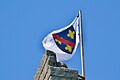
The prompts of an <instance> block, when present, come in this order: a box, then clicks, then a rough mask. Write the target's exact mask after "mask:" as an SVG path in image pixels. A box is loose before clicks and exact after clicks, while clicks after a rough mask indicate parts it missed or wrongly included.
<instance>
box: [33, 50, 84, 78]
mask: <svg viewBox="0 0 120 80" xmlns="http://www.w3.org/2000/svg"><path fill="white" fill-rule="evenodd" d="M34 80H83V79H82V77H81V76H80V75H78V71H77V70H71V69H69V68H67V65H66V64H65V63H63V62H57V60H56V55H55V53H53V52H52V51H48V50H46V51H45V53H44V55H43V57H42V60H41V62H40V65H39V67H38V69H37V71H36V74H35V76H34Z"/></svg>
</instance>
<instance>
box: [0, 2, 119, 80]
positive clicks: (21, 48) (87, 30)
mask: <svg viewBox="0 0 120 80" xmlns="http://www.w3.org/2000/svg"><path fill="white" fill-rule="evenodd" d="M80 9H81V10H82V12H83V31H84V32H83V34H84V36H83V37H84V47H85V68H86V77H87V80H120V77H119V75H120V0H92V1H90V0H87V1H86V0H0V80H33V77H34V75H35V73H36V69H37V68H38V65H39V63H40V60H41V58H42V55H43V53H44V51H45V49H44V48H43V46H42V43H41V42H42V40H43V38H44V37H45V36H46V35H47V34H49V33H50V32H51V31H53V30H56V29H60V28H62V27H64V26H67V25H68V24H70V23H71V22H72V20H73V19H74V18H75V17H76V15H77V14H78V11H79V10H80ZM79 51H80V50H79V47H78V49H77V52H76V53H75V55H74V56H73V57H72V58H71V59H70V60H69V61H66V62H65V63H66V64H67V65H68V67H69V68H71V69H76V70H78V71H79V73H81V67H80V66H81V64H80V53H79Z"/></svg>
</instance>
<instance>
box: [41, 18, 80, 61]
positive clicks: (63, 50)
mask: <svg viewBox="0 0 120 80" xmlns="http://www.w3.org/2000/svg"><path fill="white" fill-rule="evenodd" d="M42 43H43V47H44V48H45V49H46V50H50V51H53V52H54V53H55V54H56V57H57V61H58V62H59V61H65V60H68V59H70V58H71V57H72V56H73V55H74V53H75V51H76V48H77V46H78V43H79V31H78V17H76V18H75V19H74V20H73V22H72V23H71V24H69V25H68V26H66V27H64V28H62V29H59V30H55V31H53V32H51V33H49V34H48V35H47V36H46V37H45V38H44V40H43V41H42Z"/></svg>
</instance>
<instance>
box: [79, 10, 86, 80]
mask: <svg viewBox="0 0 120 80" xmlns="http://www.w3.org/2000/svg"><path fill="white" fill-rule="evenodd" d="M79 19H80V50H81V67H82V76H83V77H84V80H85V65H84V46H83V34H82V11H79Z"/></svg>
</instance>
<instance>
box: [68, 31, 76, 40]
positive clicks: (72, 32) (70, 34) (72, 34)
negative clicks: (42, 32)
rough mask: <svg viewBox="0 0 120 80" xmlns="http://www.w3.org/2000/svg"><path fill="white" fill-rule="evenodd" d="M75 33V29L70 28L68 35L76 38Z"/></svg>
mask: <svg viewBox="0 0 120 80" xmlns="http://www.w3.org/2000/svg"><path fill="white" fill-rule="evenodd" d="M74 34H75V32H74V31H72V30H69V33H68V34H67V36H68V37H70V38H71V39H74Z"/></svg>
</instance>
